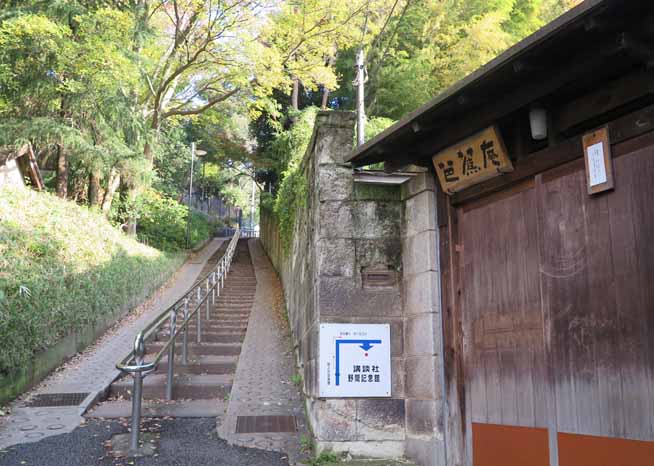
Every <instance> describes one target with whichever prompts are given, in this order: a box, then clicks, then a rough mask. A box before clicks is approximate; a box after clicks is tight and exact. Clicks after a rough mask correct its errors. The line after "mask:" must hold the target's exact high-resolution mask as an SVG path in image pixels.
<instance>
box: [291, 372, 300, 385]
mask: <svg viewBox="0 0 654 466" xmlns="http://www.w3.org/2000/svg"><path fill="white" fill-rule="evenodd" d="M291 382H293V384H294V385H296V386H298V387H299V386H300V385H302V375H300V374H293V375H292V376H291Z"/></svg>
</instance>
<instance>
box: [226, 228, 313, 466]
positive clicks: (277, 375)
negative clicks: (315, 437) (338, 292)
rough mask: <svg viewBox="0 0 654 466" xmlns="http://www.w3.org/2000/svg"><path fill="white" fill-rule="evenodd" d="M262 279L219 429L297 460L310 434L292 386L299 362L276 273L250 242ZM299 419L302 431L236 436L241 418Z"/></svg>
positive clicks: (233, 439)
mask: <svg viewBox="0 0 654 466" xmlns="http://www.w3.org/2000/svg"><path fill="white" fill-rule="evenodd" d="M248 245H249V247H250V255H251V257H252V264H253V266H254V270H255V273H256V277H257V290H256V295H255V300H254V305H253V308H252V312H251V314H250V321H249V324H248V329H247V333H246V335H245V340H244V341H243V348H242V350H241V356H240V358H239V362H238V367H237V369H236V375H235V377H234V384H233V386H232V393H231V396H230V400H229V406H228V408H227V414H226V416H225V418H224V421H223V423H222V425H221V426H220V427H219V428H218V434H219V436H220V437H221V438H223V439H225V440H227V441H228V442H230V443H231V444H234V445H240V446H246V447H256V448H261V449H264V450H272V451H279V452H284V453H286V454H287V455H288V458H289V462H290V464H291V465H292V464H295V462H297V461H298V459H299V457H300V455H301V451H300V436H301V435H308V431H307V423H306V419H305V416H304V408H303V406H302V396H301V394H300V391H299V389H298V388H297V387H296V386H295V385H294V384H293V382H292V381H291V377H292V376H293V374H295V358H294V357H293V349H292V346H291V336H290V329H289V327H288V322H287V321H286V318H285V317H284V300H283V293H282V288H281V284H280V282H279V279H278V278H277V274H276V273H275V271H274V269H273V268H272V265H271V263H270V261H269V260H268V257H267V256H266V254H265V252H264V251H263V249H262V248H261V244H260V243H259V241H258V240H256V239H251V240H250V241H249V243H248ZM265 415H294V416H296V419H297V424H298V432H295V433H256V434H237V433H236V421H237V417H238V416H265Z"/></svg>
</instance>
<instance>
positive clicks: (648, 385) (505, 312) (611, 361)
mask: <svg viewBox="0 0 654 466" xmlns="http://www.w3.org/2000/svg"><path fill="white" fill-rule="evenodd" d="M640 142H641V144H638V143H637V141H634V140H632V141H627V142H625V143H624V147H620V146H618V147H616V149H615V153H617V154H618V155H620V156H619V157H617V158H615V159H614V168H615V180H616V187H615V190H614V191H611V192H607V193H603V194H600V195H596V196H589V195H588V194H587V191H586V180H585V173H584V170H583V159H578V160H574V161H573V162H570V163H568V164H566V165H563V166H561V167H557V168H555V169H552V170H549V171H547V172H545V173H542V174H538V175H536V176H535V177H533V178H532V179H531V180H530V181H529V182H525V183H523V184H522V185H519V186H517V187H514V188H512V189H510V190H506V191H504V192H502V193H497V194H495V195H493V196H491V197H488V198H485V199H481V200H478V201H474V202H471V203H468V204H466V205H464V206H463V207H460V208H458V209H457V211H456V216H457V219H458V225H457V228H458V235H457V236H458V241H457V243H458V244H457V250H458V255H459V263H458V271H457V272H456V273H457V275H458V281H459V283H458V289H459V290H460V291H461V295H460V296H461V299H460V315H461V316H462V320H463V335H464V341H463V345H462V346H463V359H464V361H463V366H464V369H463V370H464V385H465V392H466V399H465V404H464V406H465V414H464V417H466V421H467V429H466V432H467V434H466V435H467V436H468V445H470V443H469V440H470V438H469V436H470V435H471V433H472V428H471V426H472V424H473V423H484V424H499V425H510V426H523V427H530V428H542V427H548V426H549V427H550V428H553V429H555V430H556V431H558V432H561V433H567V434H583V435H584V436H598V437H613V438H624V439H632V440H645V441H650V442H651V441H654V146H652V145H651V144H652V141H651V138H650V137H649V136H643V137H642V140H641V141H640ZM580 155H581V154H580ZM453 264H456V261H455V262H453ZM454 267H457V266H456V265H454ZM448 273H453V272H448ZM456 294H457V293H456V292H454V295H456ZM454 340H455V339H453V341H454ZM550 389H551V393H552V399H550V400H548V393H549V390H550ZM548 403H549V404H550V405H552V407H553V408H554V409H548ZM570 438H574V437H566V443H565V445H568V444H570ZM630 445H632V444H630ZM633 445H636V446H635V447H634V446H633ZM633 445H632V447H633V448H641V446H640V445H639V444H633ZM647 445H649V446H651V445H652V444H647ZM566 448H567V447H566ZM625 448H626V447H625ZM630 448H631V447H630ZM647 448H649V447H647ZM634 451H635V450H634ZM648 451H650V450H648ZM559 453H561V452H559ZM556 454H558V453H555V455H556ZM561 454H562V453H561ZM566 454H567V453H566ZM468 456H469V457H471V455H470V450H468ZM589 464H591V463H589ZM593 464H594V463H593Z"/></svg>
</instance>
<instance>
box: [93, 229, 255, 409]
mask: <svg viewBox="0 0 654 466" xmlns="http://www.w3.org/2000/svg"><path fill="white" fill-rule="evenodd" d="M226 246H227V243H225V244H224V246H223V247H221V248H220V249H219V250H218V251H217V252H216V254H214V256H212V257H211V259H210V260H209V261H208V262H207V264H206V265H205V267H204V270H203V271H202V272H201V274H200V276H204V275H205V274H206V273H208V272H209V271H211V270H213V269H214V268H215V267H216V264H217V262H218V261H219V260H220V258H221V257H222V255H223V254H224V252H225V248H226ZM255 291H256V278H255V274H254V269H253V267H252V261H251V258H250V254H249V251H248V245H247V239H242V240H239V242H238V245H237V247H236V253H235V255H234V258H233V261H232V265H231V268H230V272H229V274H228V275H227V277H226V279H225V287H224V288H223V289H222V290H221V292H220V296H219V297H216V303H215V306H211V307H210V315H209V319H208V320H207V319H206V312H205V309H204V308H202V309H200V311H199V312H201V313H202V322H201V343H197V321H196V320H195V319H193V320H192V321H191V322H190V323H189V327H188V342H189V343H188V364H186V365H183V364H182V360H181V354H182V339H181V336H180V337H178V339H177V340H178V341H177V342H176V345H175V367H174V369H175V371H174V373H175V376H174V385H173V400H172V401H166V400H165V392H166V371H167V369H168V359H167V358H168V357H167V355H166V356H164V357H163V358H162V360H161V361H160V363H159V365H158V367H157V369H156V370H155V371H154V372H152V373H150V374H148V375H147V376H146V377H145V378H144V380H143V416H145V417H148V416H153V417H161V416H172V417H210V416H220V415H222V414H223V413H224V410H225V407H226V400H227V398H228V397H229V393H230V391H231V388H232V382H233V379H234V373H235V372H236V365H237V363H238V356H239V354H240V352H241V344H242V342H243V339H244V338H245V332H246V330H247V326H248V319H249V315H250V310H251V309H252V304H253V302H254V295H255ZM181 317H182V316H178V319H181ZM179 321H180V320H178V322H179ZM169 334H170V329H169V328H166V327H163V328H162V329H161V330H160V332H159V333H158V334H157V336H156V338H155V339H154V340H153V341H149V342H147V345H146V350H147V355H146V357H145V360H146V361H148V360H149V359H151V358H152V357H153V356H154V355H155V354H156V353H157V352H158V351H159V350H160V349H161V348H162V346H163V345H164V343H165V342H166V341H167V339H168V336H169ZM132 388H133V380H132V377H130V376H124V377H121V378H119V379H117V380H116V381H115V382H114V383H113V384H112V385H111V387H110V389H109V393H108V398H107V400H105V401H104V402H102V403H100V404H99V405H97V406H96V407H95V408H94V409H93V410H91V411H90V412H89V413H88V414H87V416H88V417H96V418H119V417H127V416H129V415H130V414H131V401H130V400H131V392H132Z"/></svg>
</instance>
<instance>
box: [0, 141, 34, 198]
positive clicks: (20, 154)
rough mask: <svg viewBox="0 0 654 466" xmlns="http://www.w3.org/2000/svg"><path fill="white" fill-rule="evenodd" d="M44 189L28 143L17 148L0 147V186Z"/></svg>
mask: <svg viewBox="0 0 654 466" xmlns="http://www.w3.org/2000/svg"><path fill="white" fill-rule="evenodd" d="M26 183H27V184H29V185H30V186H32V187H33V188H34V189H36V190H38V191H41V190H43V189H44V185H43V178H42V176H41V172H40V170H39V166H38V164H37V161H36V157H35V156H34V151H33V149H32V146H31V145H30V144H25V145H23V146H22V147H20V148H19V149H15V148H8V147H6V148H0V186H3V185H13V186H25V185H26Z"/></svg>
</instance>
